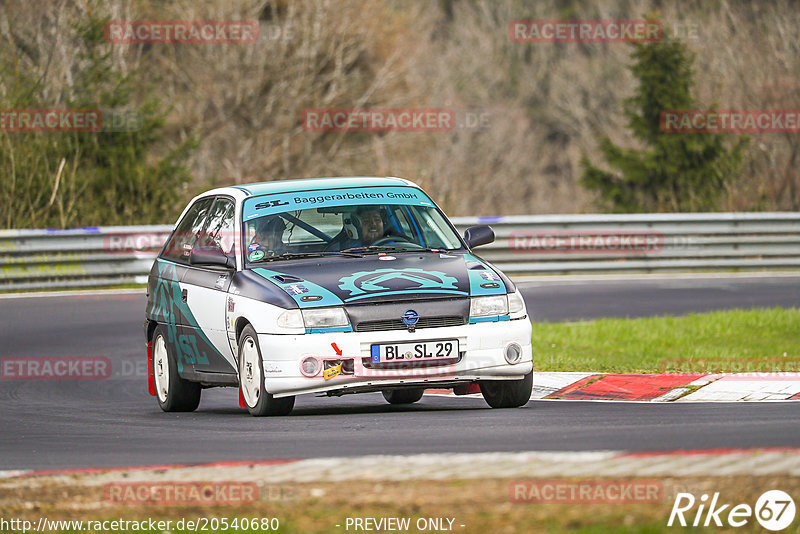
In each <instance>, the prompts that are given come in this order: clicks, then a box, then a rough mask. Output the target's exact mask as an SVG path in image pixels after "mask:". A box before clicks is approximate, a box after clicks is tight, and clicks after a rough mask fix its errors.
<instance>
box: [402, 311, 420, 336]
mask: <svg viewBox="0 0 800 534" xmlns="http://www.w3.org/2000/svg"><path fill="white" fill-rule="evenodd" d="M400 319H401V320H402V321H403V324H404V325H406V326H407V327H408V331H409V332H413V331H414V329H415V328H416V327H417V322H418V321H419V314H418V313H417V312H415V311H414V310H408V311H407V312H405V313H404V314H403V316H402V317H400Z"/></svg>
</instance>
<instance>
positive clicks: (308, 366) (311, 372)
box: [300, 356, 322, 378]
mask: <svg viewBox="0 0 800 534" xmlns="http://www.w3.org/2000/svg"><path fill="white" fill-rule="evenodd" d="M321 367H322V366H321V365H320V364H319V360H318V359H316V358H314V357H313V356H308V357H306V358H303V361H301V362H300V372H301V373H303V376H307V377H309V378H311V377H312V376H317V375H318V374H319V370H320V368H321Z"/></svg>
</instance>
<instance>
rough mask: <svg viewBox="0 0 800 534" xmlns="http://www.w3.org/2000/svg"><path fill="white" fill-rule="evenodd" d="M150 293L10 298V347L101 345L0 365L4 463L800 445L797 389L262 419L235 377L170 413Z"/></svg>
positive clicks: (377, 406) (581, 294)
mask: <svg viewBox="0 0 800 534" xmlns="http://www.w3.org/2000/svg"><path fill="white" fill-rule="evenodd" d="M520 287H521V288H522V289H523V293H524V294H525V297H526V300H527V301H528V306H529V309H530V310H531V312H532V316H533V318H534V319H535V320H537V321H542V320H578V319H584V318H591V317H601V316H621V317H625V316H630V317H636V316H649V315H663V314H682V313H688V312H692V311H706V310H711V309H726V308H752V307H770V306H797V305H798V303H800V276H792V277H785V276H783V277H753V278H741V277H722V278H697V277H692V278H674V279H673V278H658V279H636V280H606V281H575V280H566V281H550V282H541V281H535V282H525V283H522V284H520ZM143 309H144V294H143V293H141V294H125V295H101V296H85V295H84V296H78V295H74V296H58V297H31V298H15V299H0V358H5V357H45V356H106V357H108V358H110V359H111V361H112V368H113V375H112V377H111V378H109V379H105V380H91V381H15V380H0V470H16V469H35V470H41V469H65V468H80V467H114V466H131V465H153V464H171V463H199V462H216V461H228V460H231V461H232V460H267V459H275V458H313V457H330V456H359V455H364V454H382V453H386V454H412V453H423V452H486V451H497V452H503V451H528V450H559V451H567V450H574V451H579V450H603V449H612V450H627V451H662V450H676V449H712V448H750V447H788V446H798V445H800V425H798V424H797V409H798V408H797V406H798V405H797V404H796V403H791V402H769V403H752V404H749V403H748V404H744V403H719V404H691V403H686V404H669V403H665V404H640V403H614V402H604V403H593V402H574V401H573V402H558V401H532V402H530V403H529V404H528V405H527V406H526V407H524V408H521V409H516V410H491V409H489V408H488V407H487V406H486V405H485V403H484V402H483V401H482V400H481V399H472V398H445V397H428V396H426V397H425V398H424V399H423V400H422V401H421V402H420V403H419V404H417V405H414V406H411V407H403V408H398V407H394V406H389V405H387V404H386V403H385V402H384V401H383V398H382V397H381V396H380V395H378V394H370V395H358V396H348V397H342V398H338V399H337V398H333V399H327V398H316V397H313V396H311V397H310V396H303V397H300V398H298V401H297V404H296V408H295V411H294V412H293V414H292V416H290V417H285V418H263V419H256V418H252V417H250V416H249V415H247V414H246V412H245V411H243V410H241V409H239V408H238V406H237V402H236V391H235V390H234V389H220V390H206V391H205V392H204V394H203V395H204V396H203V400H202V402H201V404H200V408H199V410H198V411H197V412H195V413H191V414H165V413H163V412H161V411H160V410H159V408H158V406H157V404H156V402H155V400H154V399H153V398H152V397H150V396H148V395H147V391H146V383H145V368H144V364H143V362H144V346H143V338H142V331H141V324H142V319H143Z"/></svg>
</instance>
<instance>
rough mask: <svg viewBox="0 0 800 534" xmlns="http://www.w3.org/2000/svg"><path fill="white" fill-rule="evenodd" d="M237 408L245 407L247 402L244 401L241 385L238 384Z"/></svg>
mask: <svg viewBox="0 0 800 534" xmlns="http://www.w3.org/2000/svg"><path fill="white" fill-rule="evenodd" d="M239 408H244V409H245V410H246V409H247V404H245V403H244V395H242V385H241V384H239Z"/></svg>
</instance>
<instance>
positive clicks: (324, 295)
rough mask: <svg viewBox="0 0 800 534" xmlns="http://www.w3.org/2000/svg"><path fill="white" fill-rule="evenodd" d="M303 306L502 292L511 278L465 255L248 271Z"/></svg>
mask: <svg viewBox="0 0 800 534" xmlns="http://www.w3.org/2000/svg"><path fill="white" fill-rule="evenodd" d="M250 272H251V273H253V274H256V275H258V277H259V278H260V280H262V281H263V282H261V283H260V284H259V285H264V284H266V285H268V286H272V289H275V290H278V293H282V295H281V300H285V297H286V296H289V297H291V299H292V300H293V301H294V302H295V303H296V304H297V306H298V307H301V308H309V307H319V306H337V305H342V304H362V303H367V302H387V301H393V300H416V299H436V298H458V297H468V296H477V295H500V294H505V293H506V292H507V291H508V290H509V289H513V287H512V286H511V283H510V281H509V280H508V279H507V278H506V277H505V276H503V275H502V273H500V272H498V271H497V270H495V269H494V268H493V267H492V266H491V265H489V264H488V263H487V262H485V261H483V260H481V259H480V258H478V257H476V256H473V255H472V254H464V253H432V252H423V253H407V252H400V253H396V254H395V253H391V254H390V253H387V254H385V255H381V256H378V255H374V254H370V255H365V256H364V257H360V258H351V257H326V258H324V259H322V260H320V259H318V258H315V259H313V260H310V259H307V260H301V261H276V262H271V263H266V264H265V265H264V266H263V267H256V268H254V269H252V270H251V271H250Z"/></svg>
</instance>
